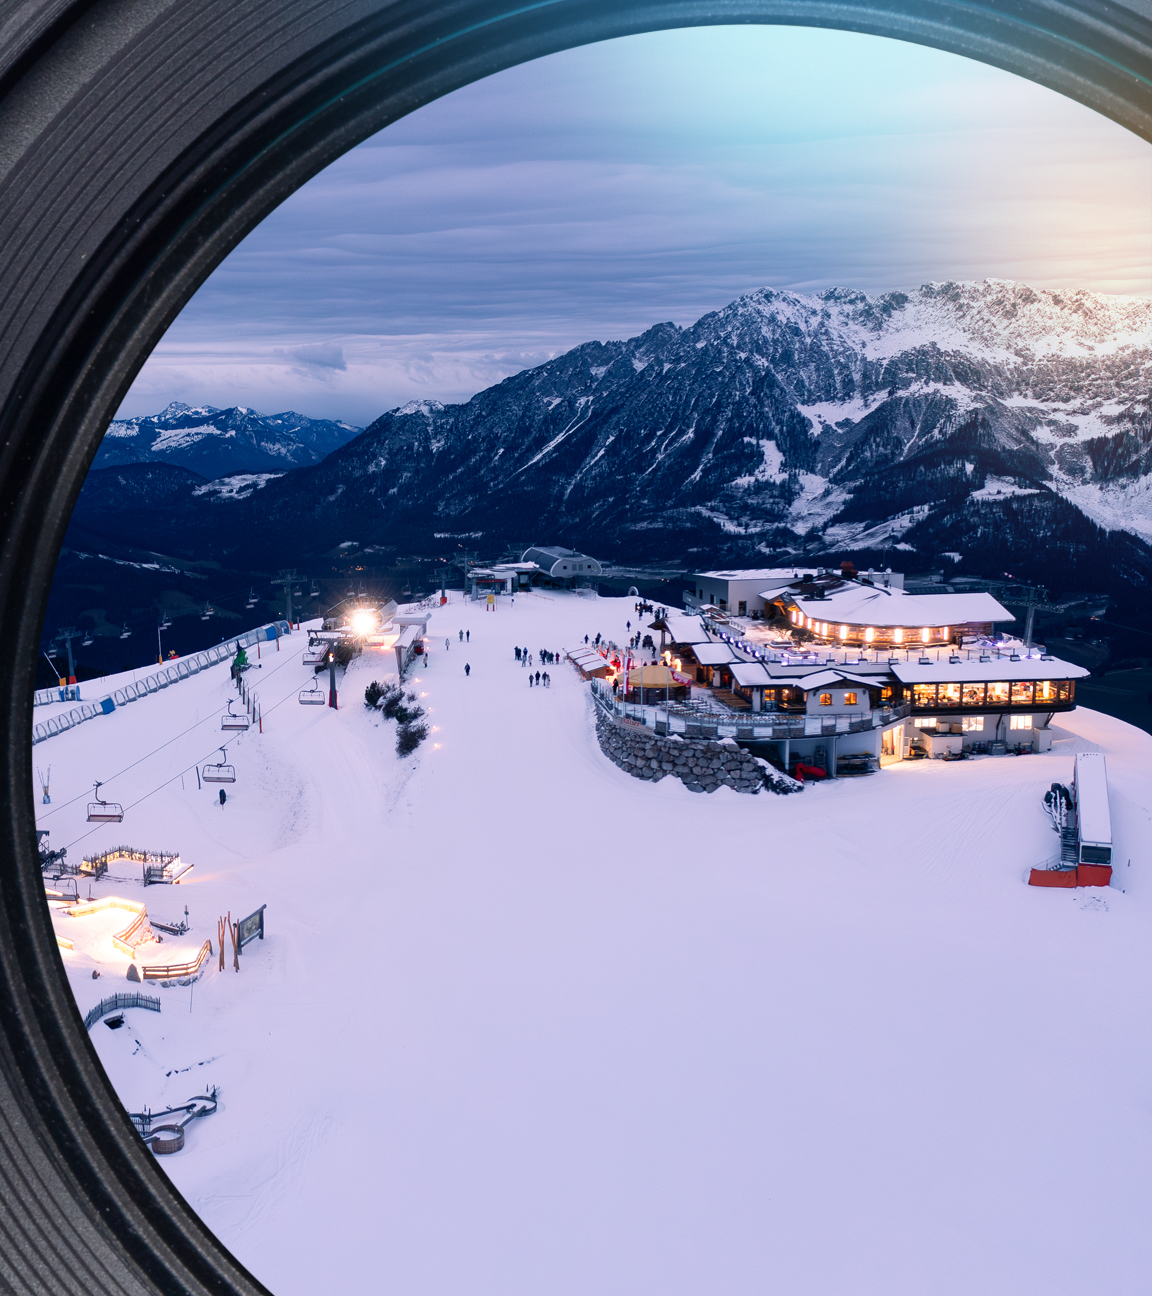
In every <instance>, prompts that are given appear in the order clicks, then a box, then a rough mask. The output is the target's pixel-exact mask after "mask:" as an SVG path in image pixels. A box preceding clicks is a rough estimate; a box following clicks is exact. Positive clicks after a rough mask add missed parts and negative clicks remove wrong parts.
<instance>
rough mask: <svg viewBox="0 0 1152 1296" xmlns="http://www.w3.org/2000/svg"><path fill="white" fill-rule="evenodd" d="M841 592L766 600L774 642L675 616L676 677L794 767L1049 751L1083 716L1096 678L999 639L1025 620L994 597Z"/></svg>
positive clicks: (860, 589)
mask: <svg viewBox="0 0 1152 1296" xmlns="http://www.w3.org/2000/svg"><path fill="white" fill-rule="evenodd" d="M805 583H806V584H809V586H810V585H811V582H805ZM834 583H835V585H837V586H839V588H838V589H835V590H833V591H831V592H828V591H825V593H824V596H823V597H815V598H806V597H805V593H806V592H805V591H804V589H803V586H802V585H800V586H799V587H797V586H792V587H790V588H789V589H787V590H785V591H779V590H776V591H770V592H766V596H765V597H766V604H765V612H766V615H765V617H764V622H766V623H767V625H765V626H764V630H767V631H768V635H767V637H765V635H764V632H763V631H762V630H759V629H753V628H752V627H751V626H750V627H749V628H748V630H747V631H746V632H743V633H742V632H741V630H740V629H739V627H738V626H737V625H735V624H733V623H731V622H729V621H727V620H726V619H723V620H717V619H716V618H715V617H713V616H710V615H708V614H707V613H705V615H704V616H702V617H700V618H693V617H686V616H683V615H678V616H675V617H670V622H671V625H670V629H671V631H672V638H673V642H674V647H675V651H676V654H677V658H678V661H677V664H678V665H680V664H682V665H683V668H684V670H686V671H688V672H690V673H694V674H695V681H696V683H697V684H698V685H701V684H702V685H705V686H706V687H708V689H709V692H710V693H711V694H712V696H713V697H714V698H715V699H716V701H717V702H721V703H723V705H724V706H725V707H728V708H731V709H732V710H733V711H735V712H736V716H735V717H734V724H735V729H734V732H733V736H734V737H735V738H736V739H737V741H740V740H741V738H746V739H747V740H748V741H750V742H754V743H756V744H762V743H763V744H767V743H771V745H772V748H773V749H774V754H775V757H776V759H777V760H778V761H779V763H781V764H782V765H784V767H785V768H787V767H788V766H789V763H790V762H791V763H794V762H795V761H796V760H797V759H800V760H802V761H808V762H810V763H815V764H817V765H821V766H823V767H825V768H827V769H828V770H829V772H832V771H836V772H844V771H845V770H849V771H853V770H855V771H859V770H861V769H873V768H875V767H876V765H877V764H878V763H879V764H884V763H886V760H900V759H905V758H908V757H910V756H911V757H916V756H933V757H953V758H954V757H958V756H961V755H963V754H966V753H972V754H981V753H988V754H996V753H999V752H1006V751H1021V750H1032V751H1046V750H1047V749H1048V747H1049V746H1050V744H1051V741H1052V730H1051V728H1050V722H1051V721H1052V719H1053V717H1054V716H1055V715H1056V714H1058V713H1059V712H1063V711H1070V710H1072V709H1073V708H1074V707H1075V705H1076V680H1077V679H1079V678H1081V677H1083V676H1084V675H1087V674H1088V672H1087V671H1086V670H1085V669H1084V668H1083V667H1081V666H1077V665H1074V664H1073V663H1070V662H1065V661H1060V660H1057V659H1056V658H1054V657H1052V656H1051V655H1050V654H1048V653H1047V652H1045V651H1044V650H1043V649H1042V648H1037V647H1026V646H1025V645H1024V644H1022V643H1020V642H1019V640H1007V639H1005V638H1004V636H1003V635H1002V634H1001V635H996V634H995V631H994V627H995V626H997V625H998V624H999V623H1002V622H1005V621H1012V620H1013V619H1014V618H1013V617H1012V615H1011V613H1009V612H1007V611H1006V610H1005V609H1004V608H1003V607H1002V606H1001V605H1000V604H999V603H997V602H996V600H995V599H994V598H992V597H991V595H988V594H959V595H953V594H939V595H915V594H905V593H904V592H903V591H902V590H896V589H884V588H881V589H877V588H872V587H869V586H868V585H867V584H866V583H858V582H853V581H844V582H841V581H839V580H837V581H835V582H834ZM770 609H774V610H770ZM817 609H819V613H820V615H819V616H817ZM800 617H803V618H804V624H803V626H801V625H800V623H799V618H800ZM773 623H775V625H776V626H777V627H779V629H781V630H783V629H786V630H787V634H786V636H785V637H783V638H781V637H778V636H774V635H772V633H771V626H772V624H773ZM744 633H747V634H749V636H750V638H747V639H746V638H744ZM765 754H768V753H765Z"/></svg>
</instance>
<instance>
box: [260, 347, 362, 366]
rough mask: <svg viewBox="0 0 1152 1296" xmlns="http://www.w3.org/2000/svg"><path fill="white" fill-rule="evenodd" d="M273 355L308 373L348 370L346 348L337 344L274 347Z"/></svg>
mask: <svg viewBox="0 0 1152 1296" xmlns="http://www.w3.org/2000/svg"><path fill="white" fill-rule="evenodd" d="M272 354H273V355H274V356H277V357H279V356H283V357H284V358H285V359H286V360H291V361H292V362H293V365H294V366H295V367H296V368H297V369H298V370H301V369H302V370H303V372H304V373H307V372H308V371H309V370H315V369H341V370H346V369H347V368H348V365H347V363H346V362H345V360H344V348H343V347H342V346H339V345H338V344H337V343H335V342H314V343H312V344H311V346H298V347H289V348H288V349H285V348H283V347H274V348H273V351H272Z"/></svg>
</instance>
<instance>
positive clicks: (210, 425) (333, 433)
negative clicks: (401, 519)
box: [93, 401, 360, 478]
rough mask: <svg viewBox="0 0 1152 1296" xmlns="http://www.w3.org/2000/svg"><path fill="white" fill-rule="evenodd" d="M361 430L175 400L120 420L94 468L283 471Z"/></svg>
mask: <svg viewBox="0 0 1152 1296" xmlns="http://www.w3.org/2000/svg"><path fill="white" fill-rule="evenodd" d="M359 431H360V429H359V428H356V427H351V426H350V425H349V424H347V423H338V422H337V423H334V422H330V421H329V420H327V419H310V418H306V417H305V416H304V415H303V414H297V413H295V412H294V411H292V410H288V411H287V412H286V413H283V414H257V413H256V411H255V410H251V409H245V408H244V407H243V406H234V407H233V408H232V409H226V410H222V409H216V408H214V407H213V406H211V405H198V406H195V407H193V406H190V405H184V404H182V403H181V402H180V401H173V402H172V403H171V404H170V405H169V406H168V408H167V409H165V410H163V411H161V413H159V414H149V415H146V416H144V417H141V418H133V419H117V420H116V422H114V423H113V424H112V425H111V426H110V427H109V429H108V431H107V433H105V436H104V441H103V443H102V444H101V446H100V450H99V453H98V454H97V456H96V461H95V463H94V465H93V466H94V467H96V468H114V467H119V466H120V465H122V464H130V463H167V464H174V465H176V466H177V467H180V468H189V469H191V470H192V471H193V472H196V473H199V474H200V475H201V476H202V477H207V478H216V477H223V476H225V475H226V474H228V473H234V472H253V473H256V472H276V471H279V472H284V471H285V470H286V469H288V468H298V467H300V466H302V465H303V464H312V463H318V462H319V461H320V460H321V459H323V458H324V456H325V455H326V454H329V453H331V451H333V450H335V449H336V448H337V447H338V446H341V445H343V444H344V443H345V442H346V441H349V440H351V438H352V437H354V436H356V435H357V433H358V432H359Z"/></svg>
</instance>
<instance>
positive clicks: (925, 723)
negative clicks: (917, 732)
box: [912, 716, 936, 729]
mask: <svg viewBox="0 0 1152 1296" xmlns="http://www.w3.org/2000/svg"><path fill="white" fill-rule="evenodd" d="M912 723H913V724H914V725H915V726H916V728H917V729H935V728H936V717H935V716H923V717H921V718H920V719H917V720H913V721H912Z"/></svg>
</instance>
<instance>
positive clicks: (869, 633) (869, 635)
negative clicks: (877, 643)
mask: <svg viewBox="0 0 1152 1296" xmlns="http://www.w3.org/2000/svg"><path fill="white" fill-rule="evenodd" d="M875 638H876V627H875V626H869V627H868V629H867V630H865V631H864V642H865V643H871V642H872V641H873V640H874V639H875Z"/></svg>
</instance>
